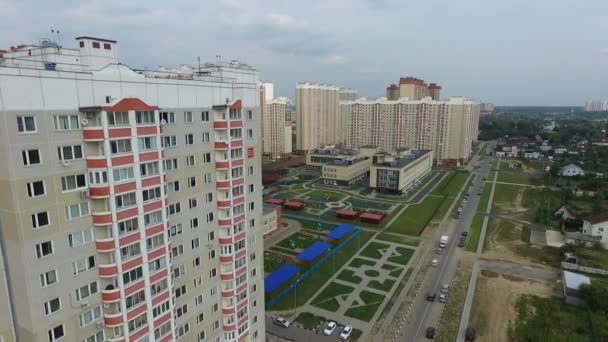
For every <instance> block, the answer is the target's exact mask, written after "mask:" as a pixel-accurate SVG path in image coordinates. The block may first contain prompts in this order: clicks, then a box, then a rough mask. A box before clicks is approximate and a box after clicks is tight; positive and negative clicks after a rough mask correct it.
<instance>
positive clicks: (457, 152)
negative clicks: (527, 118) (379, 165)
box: [340, 97, 479, 164]
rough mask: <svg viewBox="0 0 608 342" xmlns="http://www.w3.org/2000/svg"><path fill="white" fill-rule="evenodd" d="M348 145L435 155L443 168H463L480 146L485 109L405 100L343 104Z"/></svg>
mask: <svg viewBox="0 0 608 342" xmlns="http://www.w3.org/2000/svg"><path fill="white" fill-rule="evenodd" d="M340 108H341V115H342V118H341V121H342V122H343V123H344V127H343V129H344V131H345V145H346V147H347V148H358V147H361V146H367V145H373V146H378V147H380V149H381V150H383V151H394V150H397V149H399V148H402V147H410V148H413V149H421V150H432V151H433V156H434V158H435V161H436V162H438V163H447V162H449V163H454V164H457V163H459V162H460V163H462V162H463V161H464V160H466V159H468V158H470V156H471V144H472V143H474V142H477V135H478V127H479V104H478V103H475V102H472V101H469V100H467V99H465V98H460V97H458V98H451V99H449V100H447V101H435V100H432V99H431V98H430V97H426V98H424V99H422V100H415V101H413V100H408V99H406V98H401V99H399V100H397V101H389V100H386V99H385V98H381V99H378V100H373V101H366V100H357V101H351V102H342V103H341V104H340Z"/></svg>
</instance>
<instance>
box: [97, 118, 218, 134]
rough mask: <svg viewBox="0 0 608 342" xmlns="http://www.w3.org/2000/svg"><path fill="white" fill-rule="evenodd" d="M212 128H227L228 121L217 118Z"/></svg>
mask: <svg viewBox="0 0 608 342" xmlns="http://www.w3.org/2000/svg"><path fill="white" fill-rule="evenodd" d="M213 129H217V130H226V129H228V122H227V121H217V120H216V121H213ZM102 133H103V132H102Z"/></svg>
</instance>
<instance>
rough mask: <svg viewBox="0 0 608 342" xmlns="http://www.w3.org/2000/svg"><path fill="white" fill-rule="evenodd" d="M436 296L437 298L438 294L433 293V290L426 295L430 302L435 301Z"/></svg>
mask: <svg viewBox="0 0 608 342" xmlns="http://www.w3.org/2000/svg"><path fill="white" fill-rule="evenodd" d="M435 298H437V295H436V294H434V293H432V292H429V293H428V294H427V295H426V300H427V301H428V302H434V301H435Z"/></svg>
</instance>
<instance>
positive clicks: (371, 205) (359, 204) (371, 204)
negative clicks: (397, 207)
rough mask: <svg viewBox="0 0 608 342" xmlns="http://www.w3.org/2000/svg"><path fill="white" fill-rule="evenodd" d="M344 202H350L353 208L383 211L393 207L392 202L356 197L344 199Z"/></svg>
mask: <svg viewBox="0 0 608 342" xmlns="http://www.w3.org/2000/svg"><path fill="white" fill-rule="evenodd" d="M344 202H348V203H350V204H351V205H352V208H353V209H366V210H369V209H377V210H382V211H388V210H389V209H390V208H391V207H392V204H388V203H382V202H378V201H375V200H373V199H370V200H369V201H366V200H362V199H359V198H355V197H350V198H347V199H346V200H344Z"/></svg>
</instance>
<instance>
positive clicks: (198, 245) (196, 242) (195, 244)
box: [192, 238, 201, 249]
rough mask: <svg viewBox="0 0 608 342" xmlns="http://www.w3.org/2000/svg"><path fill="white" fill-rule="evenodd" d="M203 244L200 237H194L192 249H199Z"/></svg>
mask: <svg viewBox="0 0 608 342" xmlns="http://www.w3.org/2000/svg"><path fill="white" fill-rule="evenodd" d="M200 245H201V242H200V240H199V238H194V239H192V249H197V248H199V247H200Z"/></svg>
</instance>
